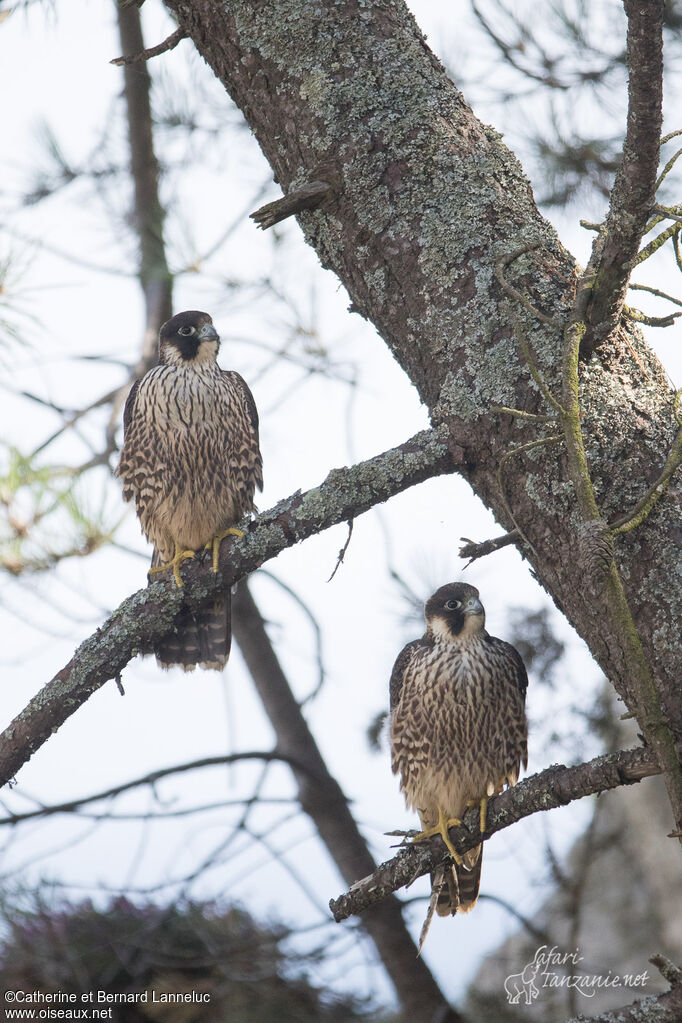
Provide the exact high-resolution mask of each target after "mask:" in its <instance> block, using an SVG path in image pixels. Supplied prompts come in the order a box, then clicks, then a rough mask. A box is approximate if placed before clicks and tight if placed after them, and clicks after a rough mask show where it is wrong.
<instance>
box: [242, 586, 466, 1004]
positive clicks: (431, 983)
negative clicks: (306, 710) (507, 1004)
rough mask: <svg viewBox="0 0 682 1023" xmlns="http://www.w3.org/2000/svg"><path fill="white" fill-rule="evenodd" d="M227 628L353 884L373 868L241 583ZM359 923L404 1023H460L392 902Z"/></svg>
mask: <svg viewBox="0 0 682 1023" xmlns="http://www.w3.org/2000/svg"><path fill="white" fill-rule="evenodd" d="M232 629H233V632H234V636H235V639H236V640H237V642H238V643H239V648H240V650H241V652H242V654H243V656H244V660H245V661H246V666H247V667H248V669H249V672H250V673H251V677H252V678H253V681H254V685H255V686H256V689H257V690H258V695H259V696H260V698H261V700H262V701H263V707H264V708H265V712H266V713H267V715H268V717H269V719H270V723H271V724H272V727H273V729H274V731H275V734H276V736H277V749H278V750H279V751H280V752H282V753H286V754H287V755H288V756H290V757H292V758H293V759H294V760H295V761H296V762H297V763H301V764H303V765H305V767H306V770H304V771H300V770H297V769H296V768H295V767H294V768H293V771H294V775H295V777H296V781H297V784H298V789H299V800H300V803H301V806H302V808H303V810H304V811H305V812H306V813H307V814H308V815H309V816H310V818H311V819H312V821H313V822H314V824H315V827H316V828H317V830H318V833H319V835H320V838H321V839H322V841H323V842H324V844H325V845H326V847H327V849H328V850H329V853H330V855H331V856H332V857H333V859H334V862H335V863H336V866H337V867H338V870H339V872H340V874H341V875H342V877H343V878H344V879H345V880H346V882H347V883H348V884H352V882H353V881H354V880H355V878H356V877H362V876H363V875H364V874H366V873H369V872H371V871H372V870H374V868H375V866H376V864H375V862H374V860H373V859H372V856H371V855H370V853H369V850H368V849H367V844H366V842H365V840H364V838H363V837H362V835H361V834H360V832H359V831H358V826H357V824H356V823H355V820H354V819H353V815H352V814H351V812H350V809H349V807H348V801H347V800H346V797H345V796H344V794H343V792H342V791H341V789H340V787H339V785H338V782H337V781H336V780H335V779H334V778H332V776H331V775H330V773H329V771H328V769H327V765H326V764H325V762H324V760H323V758H322V755H321V754H320V751H319V750H318V748H317V745H316V743H315V740H314V738H313V736H312V734H311V732H310V729H309V728H308V725H307V723H306V720H305V718H304V717H303V714H302V713H301V708H300V707H299V705H298V703H297V702H296V700H295V699H294V696H293V694H292V692H291V689H290V688H289V684H288V682H287V680H286V677H285V675H284V673H283V671H282V668H281V666H280V664H279V661H278V660H277V657H276V655H275V652H274V650H273V649H272V646H271V645H270V642H269V640H268V635H267V632H266V630H265V623H264V622H263V619H262V617H261V615H260V612H259V611H258V608H257V607H256V604H255V602H254V600H253V597H252V596H251V594H250V592H249V590H248V587H247V586H246V583H245V582H242V583H241V584H240V586H239V588H238V590H237V593H236V595H235V597H234V599H233V602H232ZM363 924H364V926H365V928H366V929H367V932H368V933H369V934H370V936H371V937H372V938H373V940H374V943H375V945H376V947H377V949H378V951H379V954H380V956H381V959H382V962H383V963H384V966H385V968H386V971H387V973H388V974H389V976H390V978H391V980H392V981H393V984H394V985H395V989H396V991H397V993H398V997H399V999H400V1002H401V1005H402V1008H403V1012H404V1014H405V1018H406V1019H409V1020H411V1021H413V1023H422V1021H423V1023H427V1021H438V1023H441V1021H442V1023H461V1019H462V1017H461V1016H460V1015H459V1014H458V1013H456V1012H455V1011H454V1010H453V1009H452V1008H450V1006H449V1005H448V1004H447V1002H446V1001H445V1000H444V998H443V995H442V993H441V991H440V989H439V987H438V985H437V984H436V982H435V980H434V979H433V976H432V974H431V972H430V971H429V968H428V966H427V965H426V963H425V962H424V960H423V959H421V958H420V957H418V956H417V947H416V945H415V944H414V942H413V941H412V939H411V937H410V935H409V932H408V930H407V928H406V927H405V922H404V920H403V916H402V909H401V906H400V903H399V902H398V900H397V899H396V898H395V897H392V896H389V897H388V898H387V899H385V900H384V901H382V902H381V903H380V904H379V905H377V906H375V907H374V909H373V910H372V911H371V912H369V913H367V914H365V916H364V917H363Z"/></svg>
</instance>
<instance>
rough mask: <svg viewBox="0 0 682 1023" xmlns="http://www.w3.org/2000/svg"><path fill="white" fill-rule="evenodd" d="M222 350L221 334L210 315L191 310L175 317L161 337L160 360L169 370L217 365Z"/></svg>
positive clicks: (165, 324) (166, 326)
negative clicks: (172, 367)
mask: <svg viewBox="0 0 682 1023" xmlns="http://www.w3.org/2000/svg"><path fill="white" fill-rule="evenodd" d="M219 348H220V338H219V336H218V331H217V330H216V329H215V327H214V326H213V320H212V319H211V317H210V316H209V315H208V313H200V312H198V310H196V309H189V310H188V311H187V312H185V313H176V315H175V316H173V317H172V319H170V320H168V322H167V323H164V325H163V327H162V328H161V332H160V333H159V359H160V360H161V362H163V363H165V364H166V365H169V366H190V365H193V366H197V365H201V364H203V363H207V362H215V360H216V356H217V355H218V349H219Z"/></svg>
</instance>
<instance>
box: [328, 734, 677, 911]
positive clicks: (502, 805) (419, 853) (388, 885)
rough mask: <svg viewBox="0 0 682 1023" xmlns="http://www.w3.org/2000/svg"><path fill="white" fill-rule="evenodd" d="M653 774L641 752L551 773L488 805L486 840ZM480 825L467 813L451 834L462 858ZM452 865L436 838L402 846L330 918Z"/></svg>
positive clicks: (649, 758)
mask: <svg viewBox="0 0 682 1023" xmlns="http://www.w3.org/2000/svg"><path fill="white" fill-rule="evenodd" d="M655 774H660V767H659V766H658V763H657V762H656V757H655V756H654V754H653V753H652V752H651V750H648V749H645V748H642V747H640V748H638V749H628V750H620V751H619V752H618V753H608V754H606V755H604V756H601V757H596V758H595V759H594V760H590V761H588V762H587V763H585V764H579V765H578V766H577V767H564V766H563V765H554V766H553V767H548V768H547V769H546V770H545V771H541V772H540V773H539V774H536V775H533V776H532V777H531V778H527V779H526V780H525V781H522V782H520V783H519V784H518V785H515V786H514V788H511V789H507V791H506V792H503V793H502V795H500V796H497V797H495V798H494V799H491V800H490V802H489V804H488V813H487V826H486V830H485V832H484V833H483V838H484V839H487V838H490V836H491V835H494V834H495V832H497V831H502V830H503V829H504V828H508V827H509V826H510V825H511V824H515V823H516V822H517V821H520V820H522V819H523V818H524V817H529V816H530V815H531V814H534V813H537V812H538V811H540V810H552V809H554V808H556V807H558V806H565V805H566V804H568V803H571V802H573V800H575V799H582V798H583V797H584V796H590V795H594V794H595V793H599V792H604V791H606V790H607V789H615V788H618V787H619V786H620V785H630V784H633V783H634V782H638V781H640V780H641V779H642V778H646V777H649V776H650V775H655ZM479 825H480V815H479V811H478V809H474V810H471V811H469V813H467V815H466V817H465V818H464V820H463V822H462V826H461V827H458V828H451V829H450V831H449V834H450V838H451V840H452V843H453V845H454V846H455V849H456V850H457V852H458V853H459V854H460V855H462V854H463V853H465V852H466V851H467V850H468V849H473V848H474V846H476V845H478V844H479V843H480V841H481V832H480V830H479ZM448 860H449V853H448V852H447V850H446V848H445V846H444V844H443V842H442V841H441V839H440V838H438V837H434V838H432V839H430V840H429V841H428V842H419V843H415V844H408V845H403V846H401V847H400V849H399V851H398V853H397V854H396V855H395V856H394V857H393V859H391V860H387V861H386V862H385V863H382V864H381V865H380V866H379V867H377V869H376V870H375V871H374V872H373V873H372V874H370V875H369V876H368V877H364V878H362V880H360V881H356V882H355V884H354V885H352V887H351V888H350V889H349V891H348V892H346V893H344V894H343V895H340V896H339V897H338V898H337V899H332V900H331V901H330V903H329V908H330V909H331V911H332V915H333V917H334V919H335V920H336V922H337V923H340V922H341V921H342V920H345V919H347V918H348V917H349V916H352V915H354V914H357V913H361V912H363V911H364V910H366V909H368V908H369V907H370V906H373V905H375V904H376V903H377V902H381V900H382V899H385V898H386V896H387V895H389V894H390V893H391V892H395V891H397V890H398V888H402V887H404V886H406V885H410V884H412V882H413V881H415V880H416V879H417V878H418V877H421V876H422V874H428V873H430V872H431V871H433V870H434V869H435V867H437V866H439V865H440V864H441V863H445V862H446V861H448Z"/></svg>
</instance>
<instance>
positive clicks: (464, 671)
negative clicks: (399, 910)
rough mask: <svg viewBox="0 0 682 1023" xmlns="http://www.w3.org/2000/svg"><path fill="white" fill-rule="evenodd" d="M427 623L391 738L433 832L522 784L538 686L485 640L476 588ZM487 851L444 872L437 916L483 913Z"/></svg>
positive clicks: (434, 608)
mask: <svg viewBox="0 0 682 1023" xmlns="http://www.w3.org/2000/svg"><path fill="white" fill-rule="evenodd" d="M425 614H426V632H425V634H424V635H423V636H422V638H421V639H418V640H415V641H414V642H412V643H408V644H407V646H406V647H405V648H404V649H403V650H402V652H401V653H400V654H399V656H398V659H397V660H396V662H395V665H394V668H393V672H392V674H391V682H390V693H391V717H390V736H391V766H392V769H393V773H394V774H398V773H399V774H400V787H401V790H402V792H403V794H404V796H405V801H406V803H407V805H408V807H410V808H412V809H415V810H417V812H418V813H419V817H420V820H421V824H422V828H423V830H424V831H425V832H426V831H429V830H430V829H432V828H435V827H436V826H437V825H438V822H439V811H442V812H443V813H444V814H445V817H447V818H448V819H449V818H461V817H462V816H463V815H464V813H465V811H466V809H467V807H469V806H472V805H474V804H480V802H481V801H482V800H484V799H486V798H487V797H489V796H492V795H494V794H496V793H498V792H500V791H501V790H502V788H503V786H504V785H505V784H509V785H514V784H515V783H516V781H517V780H518V777H519V771H520V768H521V764H523V766H524V767H525V766H526V762H527V726H526V716H525V710H524V703H525V695H526V686H527V684H528V678H527V675H526V669H525V667H524V664H523V661H522V660H521V657H520V655H519V653H518V652H517V651H516V650H515V649H514V647H513V646H510V644H509V643H505V642H503V640H501V639H496V638H495V637H494V636H489V635H488V633H487V632H486V631H485V627H484V626H485V611H484V609H483V605H482V604H481V603H480V601H479V599H478V590H476V589H475V588H474V587H473V586H468V585H466V584H465V583H450V584H448V585H447V586H442V587H441V588H440V589H439V590H437V591H436V593H434V595H433V596H432V597H430V598H429V600H428V601H427V603H426V608H425ZM481 852H482V847H481V846H480V845H479V846H477V847H476V848H475V849H472V850H470V851H469V852H467V853H465V855H464V857H463V862H462V863H461V864H455V865H454V866H453V867H441V868H439V869H438V871H436V873H435V874H434V875H433V876H432V879H431V880H432V891H433V895H432V908H431V912H432V911H433V904H434V903H435V908H436V911H437V912H438V914H439V915H440V916H448V915H450V914H452V915H454V914H455V913H457V912H460V913H468V912H469V910H471V909H473V907H474V905H475V903H476V899H477V898H478V888H479V884H480V877H481V859H482V856H481ZM429 920H430V915H429V917H428V918H427V925H428V921H429ZM424 937H425V931H424V932H423V933H422V941H423V938H424Z"/></svg>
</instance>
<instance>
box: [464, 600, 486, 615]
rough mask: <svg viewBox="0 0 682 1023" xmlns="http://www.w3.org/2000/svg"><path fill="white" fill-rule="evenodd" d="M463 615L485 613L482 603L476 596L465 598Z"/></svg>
mask: <svg viewBox="0 0 682 1023" xmlns="http://www.w3.org/2000/svg"><path fill="white" fill-rule="evenodd" d="M463 611H464V614H465V615H482V614H485V611H484V610H483V604H482V603H481V602H480V600H478V598H477V597H471V598H470V599H469V600H467V602H466V604H465V605H464V608H463Z"/></svg>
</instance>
